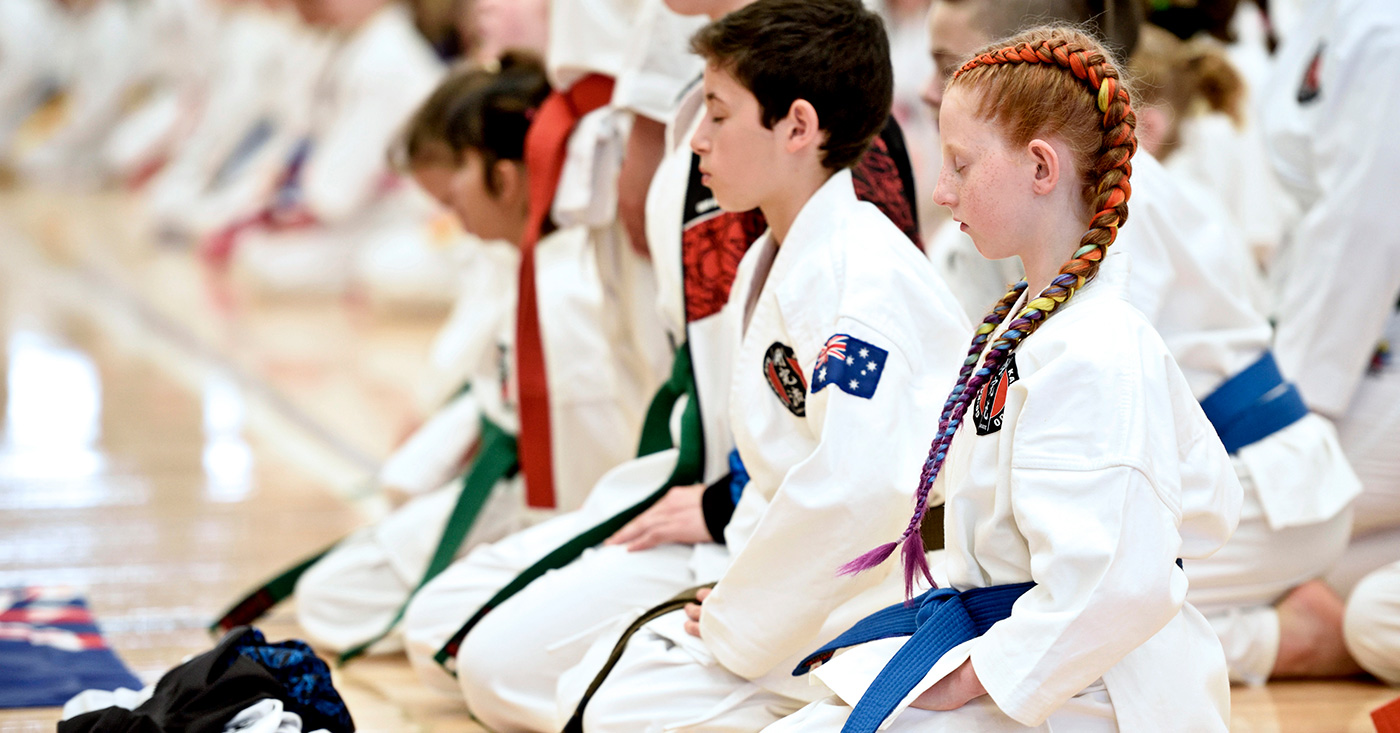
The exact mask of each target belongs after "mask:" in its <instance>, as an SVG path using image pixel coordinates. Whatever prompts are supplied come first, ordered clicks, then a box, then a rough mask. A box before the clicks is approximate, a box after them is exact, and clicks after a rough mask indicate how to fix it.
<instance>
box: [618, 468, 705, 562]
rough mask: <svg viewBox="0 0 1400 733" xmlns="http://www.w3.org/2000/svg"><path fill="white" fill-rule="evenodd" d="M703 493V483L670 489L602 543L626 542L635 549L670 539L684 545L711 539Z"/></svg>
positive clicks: (633, 550)
mask: <svg viewBox="0 0 1400 733" xmlns="http://www.w3.org/2000/svg"><path fill="white" fill-rule="evenodd" d="M704 493H705V485H704V484H696V485H694V486H677V487H675V488H673V489H671V490H670V491H668V492H666V495H665V496H663V497H661V500H660V501H658V502H656V503H655V504H653V505H652V506H651V508H650V509H647V510H646V511H644V512H642V513H641V515H640V516H638V517H637V518H636V519H633V520H632V521H630V522H628V523H627V524H626V526H624V527H623V528H622V529H619V530H618V531H617V533H616V534H614V535H613V536H612V537H609V538H608V539H607V541H605V542H604V543H603V544H605V545H627V550H628V551H629V552H637V551H638V550H648V549H651V548H653V547H656V546H657V545H664V544H666V543H670V542H674V543H677V544H683V545H695V544H699V543H701V542H713V541H714V538H713V537H711V536H710V530H709V528H707V527H706V526H705V511H704V509H702V508H701V506H700V498H701V496H703V495H704Z"/></svg>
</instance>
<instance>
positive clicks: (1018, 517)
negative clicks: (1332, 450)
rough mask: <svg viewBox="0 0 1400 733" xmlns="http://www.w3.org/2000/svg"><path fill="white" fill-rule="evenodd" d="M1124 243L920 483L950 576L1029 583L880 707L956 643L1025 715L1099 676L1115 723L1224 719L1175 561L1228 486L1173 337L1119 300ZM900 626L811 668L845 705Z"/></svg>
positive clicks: (943, 665) (1192, 723) (1153, 727)
mask: <svg viewBox="0 0 1400 733" xmlns="http://www.w3.org/2000/svg"><path fill="white" fill-rule="evenodd" d="M1127 258H1128V255H1126V254H1125V253H1111V254H1110V255H1109V256H1108V257H1107V258H1106V260H1105V261H1104V263H1103V265H1102V267H1101V268H1100V270H1099V274H1098V276H1097V277H1096V278H1095V279H1094V280H1093V281H1091V282H1090V283H1089V284H1088V285H1086V286H1085V287H1084V288H1083V289H1081V290H1080V291H1079V292H1078V293H1077V294H1076V295H1075V296H1074V297H1073V298H1071V299H1070V301H1068V302H1067V303H1066V304H1065V305H1063V306H1061V307H1060V309H1059V310H1058V312H1056V314H1055V315H1053V316H1052V317H1050V318H1049V319H1047V320H1046V322H1045V324H1044V325H1043V326H1041V328H1040V329H1039V330H1038V331H1036V332H1035V333H1033V334H1032V335H1031V336H1029V337H1028V338H1027V339H1026V340H1025V341H1024V342H1023V343H1022V344H1021V345H1020V347H1019V348H1018V349H1017V350H1016V351H1015V353H1014V356H1013V357H1012V359H1011V362H1010V366H1009V367H1008V368H1007V369H1005V370H1003V371H1002V372H1001V373H1000V376H999V378H997V379H995V380H993V381H992V382H989V384H988V389H987V390H985V391H984V392H981V393H980V394H979V397H978V398H977V399H978V402H979V405H980V406H979V407H974V409H969V410H968V413H967V416H966V417H965V419H964V423H963V426H962V428H961V429H960V430H959V431H958V433H957V435H956V436H955V437H954V439H953V443H952V445H951V446H950V448H949V452H948V458H947V462H946V463H945V464H944V466H943V469H942V472H941V473H940V475H939V476H938V479H937V481H936V483H935V486H934V491H935V493H945V494H946V495H947V509H946V514H945V521H944V529H945V534H946V538H947V554H946V557H947V560H946V569H947V573H948V579H949V581H950V583H951V585H952V587H953V588H956V589H958V590H966V589H968V588H974V587H985V586H992V585H1003V584H1013V583H1024V582H1028V581H1034V582H1035V583H1037V585H1036V586H1035V587H1033V588H1031V589H1030V590H1029V591H1028V592H1026V594H1025V595H1023V596H1022V597H1021V598H1020V599H1019V600H1017V601H1016V603H1015V605H1014V606H1013V608H1012V611H1011V615H1010V616H1009V617H1008V618H1006V619H1003V620H1002V621H1000V622H998V623H997V624H995V625H993V626H992V628H991V629H990V630H989V631H988V632H987V633H986V634H985V635H983V636H981V637H979V638H977V639H973V640H971V641H968V642H965V643H964V644H962V645H959V646H958V647H955V648H954V649H953V650H951V651H949V652H948V654H946V655H945V656H944V657H943V659H942V660H941V661H940V662H939V663H938V664H937V665H936V666H934V668H933V670H932V671H931V672H930V674H929V675H928V676H926V677H925V679H924V681H923V682H921V683H920V684H919V685H916V687H915V689H914V690H913V692H911V693H910V695H909V696H907V697H906V698H905V700H904V701H903V703H901V705H900V706H899V707H897V708H896V710H895V715H898V713H899V712H900V711H902V710H904V709H905V708H906V707H907V706H908V704H909V703H911V702H912V701H913V699H914V698H915V697H917V695H918V694H919V693H921V692H923V691H924V690H926V689H928V688H929V687H930V686H931V685H932V684H933V683H934V682H936V681H937V680H938V679H941V678H942V677H943V676H945V675H947V674H948V673H949V672H951V671H952V670H953V669H955V668H956V667H957V666H958V665H960V664H961V663H962V662H963V661H964V660H966V659H967V658H968V657H969V656H970V657H971V659H972V665H973V667H974V669H976V671H977V674H978V677H979V678H980V679H981V681H982V684H983V686H984V687H986V688H987V691H988V693H989V694H990V695H991V697H992V700H993V701H995V703H996V704H997V706H998V707H999V708H1000V709H1001V710H1002V711H1003V712H1005V713H1006V714H1007V715H1008V716H1010V717H1011V718H1012V719H1014V720H1015V721H1017V722H1018V723H1020V724H1022V725H1028V726H1036V725H1040V724H1041V723H1043V722H1044V721H1045V720H1046V718H1047V717H1049V715H1050V714H1051V713H1052V712H1054V711H1055V710H1056V709H1057V708H1058V707H1060V706H1061V705H1062V704H1064V703H1065V702H1066V701H1068V700H1069V699H1070V698H1071V697H1073V696H1074V695H1076V694H1078V693H1079V692H1080V691H1082V690H1084V689H1085V688H1086V687H1089V686H1090V685H1092V684H1094V683H1096V682H1097V681H1098V680H1099V679H1100V678H1102V682H1103V684H1104V685H1105V686H1106V687H1107V690H1108V693H1109V697H1110V698H1111V700H1112V702H1113V705H1114V709H1115V712H1116V714H1117V719H1118V726H1119V729H1120V730H1124V731H1158V730H1174V731H1210V730H1220V731H1223V730H1226V728H1227V725H1228V721H1229V717H1230V716H1229V704H1230V690H1229V680H1228V677H1227V672H1226V667H1225V658H1224V653H1223V652H1222V650H1221V648H1220V642H1219V641H1218V640H1217V639H1216V636H1215V633H1214V631H1212V629H1211V627H1210V625H1209V624H1208V623H1207V622H1206V620H1205V618H1204V617H1202V616H1201V614H1200V613H1199V612H1197V611H1196V610H1195V608H1194V607H1192V606H1190V605H1188V604H1186V602H1185V601H1186V590H1187V578H1186V573H1185V572H1184V571H1183V570H1182V569H1181V568H1180V567H1178V566H1177V564H1176V560H1177V559H1178V558H1182V559H1184V561H1185V564H1186V565H1187V566H1188V567H1189V565H1190V563H1191V559H1192V558H1200V557H1206V556H1208V555H1210V554H1211V553H1213V552H1215V551H1216V550H1217V549H1219V548H1220V547H1221V546H1222V545H1224V543H1225V541H1226V540H1227V539H1229V537H1230V534H1231V533H1232V532H1233V531H1234V528H1235V525H1236V524H1237V523H1238V520H1239V511H1240V504H1241V497H1242V492H1241V488H1240V484H1239V482H1238V480H1237V479H1236V477H1235V472H1234V470H1233V469H1232V467H1231V464H1230V459H1229V456H1228V455H1227V454H1226V453H1225V449H1224V447H1223V446H1222V445H1221V444H1220V440H1219V438H1218V437H1217V436H1216V434H1215V431H1214V429H1213V428H1212V427H1211V424H1210V423H1209V422H1208V421H1207V420H1206V417H1205V414H1204V413H1203V412H1202V411H1201V408H1200V405H1199V404H1198V403H1197V402H1196V399H1195V396H1194V395H1193V393H1192V390H1191V387H1190V385H1189V384H1188V382H1187V380H1186V378H1185V377H1184V376H1183V375H1182V373H1181V371H1180V370H1179V369H1178V368H1177V367H1176V363H1175V361H1174V360H1173V359H1172V355H1171V353H1170V352H1169V351H1168V349H1167V348H1166V345H1165V344H1164V343H1163V341H1162V339H1161V337H1159V336H1158V335H1157V333H1156V331H1155V330H1154V329H1153V327H1152V324H1151V323H1150V322H1148V320H1147V319H1146V318H1144V317H1143V315H1142V314H1141V313H1140V312H1138V311H1137V310H1136V309H1135V308H1133V307H1132V306H1131V305H1129V303H1128V301H1127V298H1126V295H1127V293H1126V290H1127V287H1128V267H1127ZM1022 300H1023V301H1024V297H1023V299H1022ZM1019 307H1020V306H1019V305H1018V306H1017V308H1015V309H1013V310H1012V314H1013V315H1012V316H1011V317H1014V314H1015V313H1016V312H1017V310H1018V309H1019ZM1008 320H1009V318H1008ZM1003 327H1004V324H1003ZM1000 332H1001V329H999V330H998V332H997V333H995V334H994V335H993V338H992V339H991V340H989V342H988V343H991V342H993V341H995V338H996V337H997V336H999V335H1000ZM984 397H985V400H984V399H983V398H984ZM890 564H893V563H890ZM841 630H842V631H844V629H841ZM824 641H825V640H824ZM902 643H903V640H902V639H888V640H884V641H882V642H875V643H871V644H866V645H862V646H859V647H855V648H854V649H852V650H851V651H850V652H847V653H845V654H840V655H838V656H837V657H836V658H835V659H833V660H832V661H831V662H829V663H827V664H826V665H823V666H822V667H819V668H818V669H817V670H816V671H815V672H814V674H815V675H816V676H817V678H818V679H820V680H821V681H822V682H824V683H826V684H827V685H828V686H829V687H831V688H832V690H834V691H835V692H836V693H837V694H838V695H840V696H841V697H842V699H844V700H846V702H848V703H849V704H852V705H854V704H855V702H856V701H857V700H858V699H859V698H860V695H861V694H862V693H863V692H864V690H865V688H866V686H868V685H869V684H870V682H871V681H872V680H873V679H874V676H875V674H877V673H878V672H879V670H880V669H881V668H882V667H883V666H884V662H885V660H888V659H889V658H890V656H892V655H893V653H894V651H895V650H897V649H898V648H899V646H900V645H901V644H902ZM814 649H815V647H814ZM1017 729H1019V728H1017Z"/></svg>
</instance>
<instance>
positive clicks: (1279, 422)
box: [1201, 351, 1308, 453]
mask: <svg viewBox="0 0 1400 733" xmlns="http://www.w3.org/2000/svg"><path fill="white" fill-rule="evenodd" d="M1201 409H1202V410H1205V413H1206V417H1207V418H1208V419H1209V420H1210V424H1211V425H1214V426H1215V432H1216V434H1217V435H1219V436H1220V442H1221V443H1224V444H1225V450H1227V451H1229V452H1230V453H1235V452H1236V451H1238V450H1239V449H1241V448H1243V447H1245V446H1247V445H1249V444H1251V443H1254V442H1257V441H1260V440H1263V439H1264V438H1267V437H1269V436H1270V435H1273V434H1274V433H1276V432H1278V431H1280V430H1282V429H1284V428H1286V427H1288V426H1289V425H1292V424H1293V423H1295V422H1298V421H1299V420H1302V419H1303V418H1304V417H1307V415H1308V406H1307V405H1305V404H1303V397H1302V395H1300V394H1298V388H1297V387H1295V386H1293V385H1292V384H1290V383H1288V382H1285V381H1283V375H1282V374H1280V373H1279V370H1278V364H1277V363H1276V362H1275V361H1274V355H1273V354H1272V353H1270V352H1267V351H1265V352H1264V355H1263V356H1261V357H1259V360H1258V361H1256V362H1254V363H1253V364H1251V365H1250V366H1249V367H1248V368H1247V369H1245V370H1244V371H1242V372H1240V373H1239V374H1236V375H1235V376H1233V377H1230V378H1229V379H1227V380H1225V383H1224V384H1222V385H1220V387H1219V388H1217V389H1216V390H1215V391H1214V392H1212V393H1210V396H1209V397H1206V398H1205V399H1203V400H1201Z"/></svg>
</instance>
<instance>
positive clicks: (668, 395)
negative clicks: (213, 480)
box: [433, 345, 705, 675]
mask: <svg viewBox="0 0 1400 733" xmlns="http://www.w3.org/2000/svg"><path fill="white" fill-rule="evenodd" d="M683 395H684V396H688V397H689V399H688V400H687V401H686V405H685V411H684V412H682V413H681V440H680V446H679V447H680V451H679V453H680V455H679V456H677V458H676V467H675V469H673V470H672V471H671V475H670V477H668V478H667V479H666V482H665V483H664V484H662V485H661V486H660V487H659V488H657V489H656V491H654V492H652V493H651V494H650V495H649V496H647V497H646V498H645V499H643V500H641V501H639V502H637V503H636V504H633V505H632V506H630V507H628V508H626V509H624V510H622V511H621V512H618V513H617V514H614V515H613V516H612V517H610V518H608V519H606V520H604V521H603V522H601V523H599V524H597V525H595V526H593V527H591V528H589V529H588V530H586V531H584V532H583V533H582V534H579V535H578V536H576V537H574V538H573V539H571V540H569V541H568V542H565V543H564V544H563V545H561V546H560V547H558V548H556V549H555V550H554V551H553V552H550V553H549V554H548V555H545V556H544V557H543V558H541V559H540V560H538V561H536V562H535V564H533V565H531V566H530V567H528V568H526V569H525V571H524V572H522V573H520V574H519V575H517V576H516V577H515V579H514V580H512V581H511V582H510V583H508V584H507V585H506V586H505V587H504V588H502V589H501V590H499V591H497V593H496V595H494V596H492V597H491V599H490V600H488V601H487V602H486V603H485V604H483V605H482V607H481V608H480V609H479V610H477V612H476V613H475V614H473V615H472V617H471V618H469V619H467V622H466V623H465V624H463V625H462V627H461V628H460V629H458V630H457V633H455V634H453V635H452V637H451V638H450V639H448V641H447V643H446V644H444V645H443V647H442V648H441V649H439V650H438V652H437V654H436V655H434V657H433V658H434V659H435V660H436V661H437V663H438V664H439V665H441V666H442V667H443V668H444V669H446V670H447V671H448V672H450V673H451V674H453V675H456V673H457V671H456V669H455V666H456V660H457V651H458V649H460V648H461V646H462V640H463V639H465V638H466V636H467V634H468V633H469V632H470V631H471V630H472V628H474V627H475V626H476V625H477V624H478V623H480V622H481V619H483V618H485V617H486V614H488V613H490V612H491V610H492V609H494V608H495V607H496V606H499V605H500V604H502V603H504V602H505V601H506V600H507V599H509V598H510V597H511V596H513V595H515V594H516V593H518V592H520V590H521V589H523V588H525V586H527V585H529V584H530V583H532V582H534V581H535V579H536V578H538V577H540V576H541V575H544V574H545V573H547V572H549V571H550V570H557V569H559V568H562V567H564V566H565V565H568V564H569V563H571V562H573V561H574V560H575V559H577V558H578V556H579V555H582V554H583V552H584V550H587V549H588V548H590V547H594V546H596V545H597V544H599V543H600V542H602V541H603V540H605V539H607V538H609V537H611V536H612V535H613V534H615V533H617V531H618V530H619V529H622V527H623V526H624V525H626V524H627V523H628V522H630V521H632V520H633V519H635V518H636V517H637V516H638V515H640V514H641V513H642V512H644V511H646V510H647V508H649V507H650V506H651V505H652V504H655V503H656V501H657V500H658V499H660V498H661V497H662V496H664V495H665V494H666V492H667V491H670V490H671V488H672V487H674V486H686V485H689V484H695V483H699V482H700V481H701V479H702V478H703V476H704V470H705V445H704V431H703V428H702V426H701V422H700V402H699V400H698V399H697V397H696V389H695V375H694V373H693V372H692V371H691V365H690V347H689V346H688V345H682V346H681V347H680V348H679V349H677V350H676V358H675V361H674V362H673V364H672V366H671V377H670V378H669V379H668V380H666V383H665V384H663V385H661V388H660V389H658V390H657V392H656V396H655V397H653V398H652V401H651V406H650V407H648V408H647V416H646V422H645V423H644V424H643V426H642V438H641V441H640V442H639V444H638V447H637V457H639V458H640V457H642V456H646V455H650V454H652V453H656V452H659V451H663V450H666V449H668V448H671V447H673V446H672V443H671V429H670V422H671V420H670V418H671V412H672V410H673V409H674V407H675V405H676V401H677V400H679V399H680V398H681V396H683Z"/></svg>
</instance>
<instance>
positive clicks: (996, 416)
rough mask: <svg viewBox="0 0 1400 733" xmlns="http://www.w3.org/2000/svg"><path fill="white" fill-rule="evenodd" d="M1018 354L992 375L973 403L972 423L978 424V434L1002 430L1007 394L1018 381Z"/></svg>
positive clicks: (1013, 355) (988, 433)
mask: <svg viewBox="0 0 1400 733" xmlns="http://www.w3.org/2000/svg"><path fill="white" fill-rule="evenodd" d="M1017 379H1019V375H1018V374H1017V373H1016V355H1015V354H1012V355H1011V358H1010V359H1007V360H1006V363H1005V364H1003V365H1002V367H1001V371H999V372H997V373H996V374H993V375H992V378H991V379H989V380H987V382H986V384H983V385H982V390H981V391H980V392H978V393H977V401H976V402H975V403H973V405H972V424H973V425H975V426H977V434H978V435H991V434H992V433H995V432H997V431H998V430H1001V420H1002V413H1003V412H1005V411H1006V394H1007V393H1008V392H1010V391H1011V385H1013V384H1015V383H1016V380H1017Z"/></svg>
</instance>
